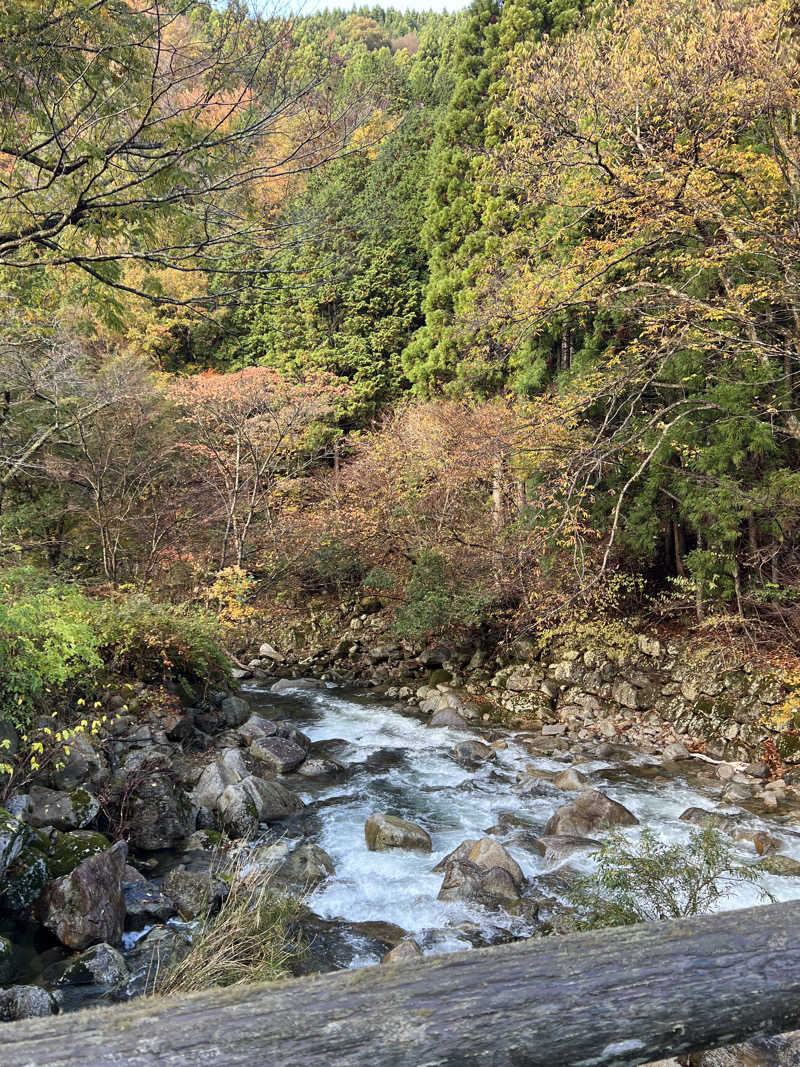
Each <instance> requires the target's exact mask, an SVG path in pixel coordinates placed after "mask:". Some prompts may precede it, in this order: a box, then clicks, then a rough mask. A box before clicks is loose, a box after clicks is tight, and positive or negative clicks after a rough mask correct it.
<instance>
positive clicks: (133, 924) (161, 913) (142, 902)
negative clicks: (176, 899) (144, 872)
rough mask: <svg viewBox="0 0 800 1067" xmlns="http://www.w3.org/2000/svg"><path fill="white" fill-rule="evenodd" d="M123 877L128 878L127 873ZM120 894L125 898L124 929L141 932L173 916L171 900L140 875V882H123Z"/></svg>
mask: <svg viewBox="0 0 800 1067" xmlns="http://www.w3.org/2000/svg"><path fill="white" fill-rule="evenodd" d="M137 873H138V872H137ZM125 877H126V878H127V877H128V874H127V871H126V872H125ZM122 892H123V895H124V897H125V927H126V929H128V930H141V929H143V927H145V926H152V925H153V924H154V923H163V922H166V920H167V919H169V918H170V917H171V916H172V915H174V914H175V905H174V904H173V902H172V900H170V898H169V897H166V896H164V894H163V893H162V892H161V890H160V889H159V888H158V886H155V885H153V883H152V882H148V881H147V880H146V879H145V878H144V877H142V876H141V875H140V880H138V879H137V880H136V881H133V882H130V881H125V882H123V884H122Z"/></svg>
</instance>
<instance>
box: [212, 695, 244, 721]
mask: <svg viewBox="0 0 800 1067" xmlns="http://www.w3.org/2000/svg"><path fill="white" fill-rule="evenodd" d="M219 710H220V725H221V726H222V727H223V728H225V727H227V728H228V729H235V728H236V727H237V726H242V725H244V723H245V722H246V721H247V720H248V718H249V717H250V705H249V704H248V703H247V701H246V700H242V698H241V697H234V696H231V697H226V698H225V699H224V700H223V701H222V703H221V704H220V706H219Z"/></svg>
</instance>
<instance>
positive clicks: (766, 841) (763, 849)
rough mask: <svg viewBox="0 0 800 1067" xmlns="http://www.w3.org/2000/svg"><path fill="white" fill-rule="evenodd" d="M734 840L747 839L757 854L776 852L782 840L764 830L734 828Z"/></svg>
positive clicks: (763, 854)
mask: <svg viewBox="0 0 800 1067" xmlns="http://www.w3.org/2000/svg"><path fill="white" fill-rule="evenodd" d="M733 838H734V840H735V841H749V842H750V843H751V844H752V846H753V848H754V849H755V850H756V852H757V853H758V854H759V856H768V855H770V853H772V852H777V851H778V849H779V848H780V847H781V845H782V844H783V842H782V841H781V840H780V839H779V838H777V837H773V836H772V834H768V833H767V832H766V830H744V829H742V830H736V832H735V833H734V834H733Z"/></svg>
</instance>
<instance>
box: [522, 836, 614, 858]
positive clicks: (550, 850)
mask: <svg viewBox="0 0 800 1067" xmlns="http://www.w3.org/2000/svg"><path fill="white" fill-rule="evenodd" d="M534 845H535V846H536V850H537V851H538V852H540V853H541V855H542V856H544V858H545V859H546V860H549V861H550V862H552V863H560V862H561V861H562V860H566V859H569V857H570V856H573V855H574V854H575V853H576V852H594V851H595V850H596V849H598V848H600V842H599V841H595V840H594V838H592V837H575V836H573V835H571V834H551V835H549V836H542V837H537V838H536V839H535V840H534Z"/></svg>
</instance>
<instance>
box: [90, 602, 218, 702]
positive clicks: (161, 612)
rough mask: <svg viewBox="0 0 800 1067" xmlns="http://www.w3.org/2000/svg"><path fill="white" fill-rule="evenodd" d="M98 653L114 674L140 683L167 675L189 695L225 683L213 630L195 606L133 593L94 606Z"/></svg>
mask: <svg viewBox="0 0 800 1067" xmlns="http://www.w3.org/2000/svg"><path fill="white" fill-rule="evenodd" d="M97 625H98V628H99V631H100V640H99V649H100V652H101V655H102V656H103V658H104V660H105V662H106V666H107V667H108V669H109V670H111V671H112V672H113V673H114V674H118V675H122V676H123V677H126V678H129V677H134V678H137V679H139V680H140V681H142V682H158V681H161V680H162V679H163V678H164V677H165V675H166V676H171V677H173V678H174V679H175V681H176V682H178V684H179V685H181V687H182V688H183V689H184V690H186V691H188V692H189V693H191V692H192V691H193V690H194V689H195V687H197V686H200V687H204V686H206V685H209V684H212V685H213V684H218V685H219V684H222V683H225V682H227V681H229V680H230V663H229V661H228V657H227V656H226V655H225V652H224V651H223V649H222V647H221V646H220V644H219V637H220V632H219V627H218V625H217V623H216V622H215V621H214V620H213V619H211V618H210V617H209V616H207V615H204V614H203V613H202V612H201V611H199V610H198V609H196V608H188V607H181V606H175V605H173V604H157V603H154V602H153V601H151V600H149V599H148V598H147V597H145V596H140V595H134V596H126V597H121V598H119V599H115V600H113V601H108V602H103V603H102V604H100V605H99V606H98V614H97Z"/></svg>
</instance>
